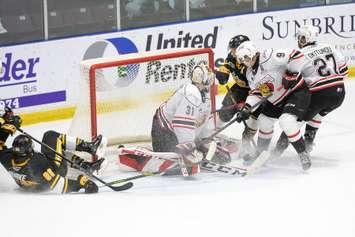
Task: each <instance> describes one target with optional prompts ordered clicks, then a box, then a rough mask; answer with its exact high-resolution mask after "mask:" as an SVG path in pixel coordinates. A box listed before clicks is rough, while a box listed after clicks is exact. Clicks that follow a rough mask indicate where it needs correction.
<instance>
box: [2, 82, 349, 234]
mask: <svg viewBox="0 0 355 237" xmlns="http://www.w3.org/2000/svg"><path fill="white" fill-rule="evenodd" d="M346 89H347V95H346V99H345V101H344V103H343V105H342V107H341V108H339V109H338V110H336V111H334V112H332V113H331V114H329V115H328V116H327V117H326V118H325V120H324V122H323V124H322V127H321V130H320V131H319V133H318V134H317V138H316V147H315V148H314V150H313V152H312V162H313V165H312V167H311V169H310V170H309V171H308V172H303V171H301V167H300V164H299V161H298V159H297V155H296V153H295V152H294V151H293V149H292V148H289V149H288V150H287V151H286V152H285V154H284V155H283V156H282V157H281V158H280V159H278V160H274V161H270V162H269V163H267V164H266V165H265V166H264V167H263V168H262V169H261V170H260V171H259V172H258V173H256V174H255V175H253V176H250V177H244V178H241V177H238V176H229V175H224V174H219V173H202V174H201V175H199V176H197V177H196V178H194V179H193V180H184V179H183V178H181V177H146V178H143V179H139V180H136V181H135V182H134V184H135V186H134V187H133V188H132V189H130V190H127V191H124V192H113V191H111V190H110V189H108V188H102V189H100V192H99V193H98V194H94V195H85V194H70V195H54V194H25V193H23V192H21V191H20V190H19V189H18V188H17V186H16V184H15V183H14V181H13V180H12V178H11V177H10V175H9V174H8V173H7V172H6V171H5V170H4V169H3V168H2V167H1V168H0V227H1V228H0V236H1V237H10V236H11V237H22V236H26V237H32V236H51V237H54V236H60V237H69V236H76V237H77V236H96V237H98V236H102V237H104V236H105V237H106V236H125V237H131V236H134V237H136V236H154V237H160V236H164V237H166V236H169V237H175V236H180V237H181V236H185V237H192V236H215V237H217V236H236V237H248V236H258V237H259V236H272V237H293V236H294V237H308V236H310V237H311V236H312V237H317V236H321V237H334V236H339V237H354V236H355V155H354V153H355V124H354V121H355V111H354V109H355V80H351V81H347V83H346ZM147 122H149V123H150V121H147ZM69 123H70V121H59V122H58V121H57V122H52V123H43V124H40V125H34V126H28V127H24V128H23V129H24V130H26V131H27V132H28V133H30V134H32V135H33V136H35V137H37V138H41V136H42V134H43V132H44V131H46V130H48V129H55V130H57V131H60V132H66V130H67V128H68V126H69ZM122 126H124V125H122ZM242 128H243V127H242V125H241V124H235V125H233V126H231V127H230V128H228V129H227V130H226V132H225V134H228V135H230V136H233V137H236V138H240V137H241V131H242ZM277 131H279V130H278V129H277ZM275 134H277V135H278V134H279V133H278V132H276V133H275ZM275 139H276V138H275ZM114 159H115V158H114V157H111V163H110V165H109V167H108V169H107V172H106V173H105V174H103V176H102V178H103V179H104V180H107V181H110V180H114V179H117V178H120V177H125V176H132V175H135V174H136V173H128V174H127V173H126V174H122V173H120V172H119V171H118V168H117V166H116V165H115V162H114ZM235 162H238V161H235Z"/></svg>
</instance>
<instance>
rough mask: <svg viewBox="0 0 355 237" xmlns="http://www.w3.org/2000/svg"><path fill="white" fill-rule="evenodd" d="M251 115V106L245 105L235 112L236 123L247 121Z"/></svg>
mask: <svg viewBox="0 0 355 237" xmlns="http://www.w3.org/2000/svg"><path fill="white" fill-rule="evenodd" d="M250 114H251V106H250V105H249V104H245V106H244V108H243V109H242V110H241V111H239V112H237V114H236V116H237V117H236V121H237V122H238V123H240V122H242V121H245V120H247V119H248V118H249V117H250Z"/></svg>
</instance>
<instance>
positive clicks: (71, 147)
mask: <svg viewBox="0 0 355 237" xmlns="http://www.w3.org/2000/svg"><path fill="white" fill-rule="evenodd" d="M21 123H22V120H21V118H20V117H19V116H17V115H14V114H13V112H12V110H11V109H9V108H0V163H1V164H2V165H3V166H4V167H5V169H6V170H7V171H8V172H9V173H10V175H11V176H12V177H13V179H14V180H15V182H16V183H17V184H18V185H19V186H20V188H21V189H22V190H25V191H29V192H43V191H52V192H55V193H70V192H78V191H79V190H81V189H84V191H85V193H96V192H97V191H98V187H97V185H96V184H95V183H94V182H93V181H91V180H89V179H88V178H87V177H86V176H85V175H82V174H80V175H77V177H75V178H74V179H71V178H69V177H67V171H68V164H67V161H65V160H63V158H62V157H60V156H58V155H57V154H56V153H55V152H54V151H56V152H57V153H59V154H63V155H64V152H66V151H83V152H87V153H89V154H91V155H95V154H96V153H97V152H98V149H99V148H100V145H101V141H102V136H98V137H97V138H96V139H95V140H94V141H92V142H86V141H84V140H82V139H79V138H74V137H70V136H67V135H65V134H60V133H57V132H55V131H47V132H45V133H44V134H43V139H42V142H43V143H44V144H47V145H48V146H49V147H51V148H52V149H53V150H54V151H51V150H50V149H48V148H46V147H44V146H42V147H41V152H37V151H35V150H34V149H33V143H32V140H31V139H30V138H29V137H28V136H26V135H24V134H21V135H18V136H17V137H16V138H15V139H14V140H13V143H12V148H7V147H6V145H5V142H6V140H7V138H8V137H9V135H13V134H14V133H15V132H16V130H17V129H18V128H20V126H21ZM71 161H72V162H73V164H75V165H76V166H77V167H80V168H81V169H83V170H86V171H87V172H91V173H92V172H94V171H97V170H99V169H100V166H101V164H102V162H103V158H101V159H99V160H97V161H96V162H93V163H90V162H86V161H84V160H83V159H81V158H80V157H78V156H76V155H72V157H71Z"/></svg>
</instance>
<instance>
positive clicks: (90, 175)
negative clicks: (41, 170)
mask: <svg viewBox="0 0 355 237" xmlns="http://www.w3.org/2000/svg"><path fill="white" fill-rule="evenodd" d="M17 131H19V132H21V133H23V134H24V135H26V136H28V137H29V138H30V139H32V140H33V141H35V142H37V143H38V144H40V145H41V146H44V147H46V148H48V149H49V150H51V151H53V152H54V153H55V154H56V155H58V156H60V157H61V158H63V160H65V161H66V162H68V163H70V164H71V165H72V166H73V167H74V168H76V169H78V170H79V171H81V172H83V173H85V174H86V175H87V176H89V177H91V178H93V179H96V180H97V181H99V182H100V183H102V184H103V186H107V187H109V188H110V189H112V190H113V191H116V192H118V191H123V190H127V189H130V188H132V187H133V183H132V182H129V183H125V184H123V185H120V186H111V185H110V184H109V183H106V182H105V181H103V180H102V179H100V178H99V177H97V176H95V175H94V174H90V173H89V172H88V171H86V170H83V169H82V168H81V167H80V166H79V165H77V164H76V163H74V162H73V161H71V160H69V159H67V158H66V157H65V156H64V155H63V154H61V153H59V152H57V151H56V150H54V149H53V148H52V147H50V146H48V145H47V144H45V143H43V142H41V141H39V140H37V139H36V138H34V137H33V136H31V135H30V134H28V133H26V132H25V131H23V130H22V129H21V128H17ZM46 158H47V157H46ZM47 159H49V158H47Z"/></svg>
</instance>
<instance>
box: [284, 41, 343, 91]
mask: <svg viewBox="0 0 355 237" xmlns="http://www.w3.org/2000/svg"><path fill="white" fill-rule="evenodd" d="M300 52H301V53H302V55H301V57H299V58H298V59H296V60H293V61H291V62H290V65H289V68H290V71H293V72H300V71H301V72H302V76H303V78H304V80H305V81H306V83H307V85H308V87H309V88H310V91H312V92H314V91H319V90H322V89H325V88H329V87H332V86H337V85H341V84H344V80H343V79H344V78H345V77H346V76H347V74H348V66H347V62H346V60H345V58H344V56H343V55H342V54H341V53H340V52H339V51H338V50H336V49H335V48H334V47H333V46H331V45H329V44H324V43H315V44H310V45H307V46H306V47H304V48H302V49H301V50H300Z"/></svg>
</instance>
